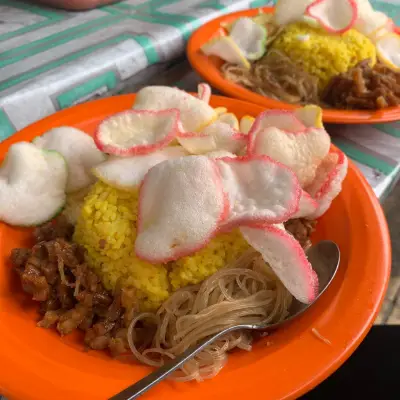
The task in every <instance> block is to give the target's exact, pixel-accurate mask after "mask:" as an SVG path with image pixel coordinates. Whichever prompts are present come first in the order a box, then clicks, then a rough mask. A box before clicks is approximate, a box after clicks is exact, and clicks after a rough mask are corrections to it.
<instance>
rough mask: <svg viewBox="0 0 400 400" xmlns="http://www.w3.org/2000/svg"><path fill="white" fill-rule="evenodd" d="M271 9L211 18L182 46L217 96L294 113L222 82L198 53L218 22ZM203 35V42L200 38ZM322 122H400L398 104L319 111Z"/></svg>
mask: <svg viewBox="0 0 400 400" xmlns="http://www.w3.org/2000/svg"><path fill="white" fill-rule="evenodd" d="M274 9H275V7H270V6H267V7H258V8H250V9H245V10H241V11H235V12H232V13H228V14H224V15H222V16H220V17H217V18H214V19H212V20H210V21H208V22H207V23H205V24H204V25H202V26H201V27H200V28H198V29H197V30H196V31H195V32H194V33H193V34H192V35H191V36H190V38H189V40H188V43H187V46H186V56H187V58H188V60H189V63H190V65H191V67H192V69H193V70H194V71H195V72H196V73H197V74H198V75H199V76H200V77H201V78H202V79H204V81H205V82H207V83H209V84H210V85H211V86H212V87H214V88H216V89H218V90H219V91H220V92H221V93H223V94H224V95H227V96H231V97H234V98H237V99H239V100H244V101H250V102H252V103H255V104H258V105H261V106H263V107H266V108H272V109H285V110H294V109H296V108H298V107H299V106H297V105H293V104H289V103H285V102H283V101H280V100H274V99H272V98H270V97H266V96H262V95H260V94H258V93H255V92H252V91H250V90H248V89H245V88H243V87H242V86H240V85H238V84H235V83H233V82H230V81H228V80H227V79H224V78H223V77H222V76H221V75H220V73H219V71H218V70H217V68H215V66H214V64H213V63H212V62H210V61H209V60H208V58H209V57H208V56H206V55H204V54H202V53H201V52H200V50H199V48H200V46H201V45H202V44H204V43H205V42H207V40H209V39H210V38H211V37H212V36H214V35H215V34H216V33H217V32H218V30H220V29H221V23H223V22H227V21H228V20H229V21H230V20H232V19H235V18H239V17H244V16H247V17H248V16H254V15H257V14H258V13H259V10H262V11H263V12H265V13H268V14H271V13H272V12H273V10H274ZM395 30H396V33H398V34H400V28H399V27H396V29H395ZM203 36H206V39H203ZM322 118H323V121H324V122H326V123H331V124H365V125H369V124H377V123H384V122H394V121H397V120H399V119H400V105H399V106H396V107H390V108H386V109H383V110H374V111H368V110H339V109H323V112H322Z"/></svg>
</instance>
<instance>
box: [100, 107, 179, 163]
mask: <svg viewBox="0 0 400 400" xmlns="http://www.w3.org/2000/svg"><path fill="white" fill-rule="evenodd" d="M179 129H180V114H179V110H178V109H175V108H173V109H166V110H160V111H152V110H128V111H123V112H121V113H119V114H115V115H113V116H112V117H109V118H107V119H105V120H104V121H103V122H102V123H101V124H100V125H99V127H98V128H97V132H96V133H95V142H96V145H97V147H98V148H99V149H100V150H101V151H103V152H105V153H109V154H113V155H117V156H129V155H136V154H148V153H151V152H153V151H156V150H158V149H161V148H163V147H165V146H167V145H168V144H169V143H171V142H172V140H173V139H175V137H176V135H177V134H178V132H179Z"/></svg>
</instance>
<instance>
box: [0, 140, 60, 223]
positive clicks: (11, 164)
mask: <svg viewBox="0 0 400 400" xmlns="http://www.w3.org/2000/svg"><path fill="white" fill-rule="evenodd" d="M67 178H68V170H67V164H66V162H65V159H64V158H63V156H62V155H61V154H60V153H58V152H56V151H49V150H42V149H39V148H38V147H36V146H35V145H34V144H32V143H27V142H19V143H16V144H13V145H12V146H11V147H10V149H9V150H8V153H7V156H6V159H5V160H4V162H3V164H2V165H1V167H0V220H1V221H4V222H6V223H8V224H10V225H16V226H34V225H40V224H43V223H45V222H47V221H49V220H51V219H52V218H53V217H55V216H56V215H57V214H58V213H59V212H61V211H62V208H63V207H64V205H65V201H66V194H65V188H66V185H67Z"/></svg>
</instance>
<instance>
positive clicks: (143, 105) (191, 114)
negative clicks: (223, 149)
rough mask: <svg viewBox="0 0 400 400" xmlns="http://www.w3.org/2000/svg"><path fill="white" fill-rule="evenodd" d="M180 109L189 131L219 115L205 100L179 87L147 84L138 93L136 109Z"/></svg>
mask: <svg viewBox="0 0 400 400" xmlns="http://www.w3.org/2000/svg"><path fill="white" fill-rule="evenodd" d="M170 108H177V109H178V110H179V111H180V119H181V123H182V127H183V129H184V130H185V131H187V132H197V131H199V130H201V129H202V128H204V127H205V126H207V125H208V124H210V123H211V122H213V121H214V120H215V119H216V118H217V115H216V113H215V111H214V109H213V108H212V107H211V106H210V105H209V104H207V103H206V102H205V101H203V100H200V99H199V98H197V97H195V96H192V95H191V94H189V93H186V92H184V91H183V90H180V89H178V88H172V87H168V86H147V87H145V88H143V89H141V90H139V92H138V93H137V95H136V99H135V103H134V105H133V109H134V110H155V111H159V110H166V109H170Z"/></svg>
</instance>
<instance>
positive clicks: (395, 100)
mask: <svg viewBox="0 0 400 400" xmlns="http://www.w3.org/2000/svg"><path fill="white" fill-rule="evenodd" d="M322 100H323V101H324V102H325V103H327V104H329V105H330V106H333V107H335V108H342V109H362V110H375V109H381V108H386V107H394V106H398V105H400V73H399V72H395V71H393V70H391V69H390V68H388V67H386V66H385V65H384V64H382V63H377V64H376V65H375V66H374V67H371V66H370V60H364V61H361V62H360V63H358V64H357V65H356V66H355V67H354V68H351V69H350V70H348V71H347V72H345V73H343V74H340V75H337V76H335V77H333V78H332V79H331V81H330V82H329V84H328V86H327V87H326V89H325V91H324V93H323V94H322Z"/></svg>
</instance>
